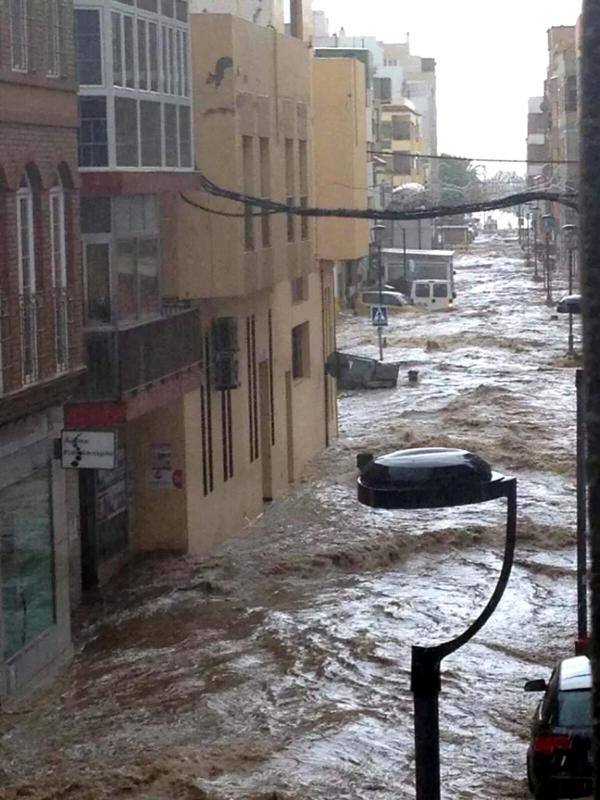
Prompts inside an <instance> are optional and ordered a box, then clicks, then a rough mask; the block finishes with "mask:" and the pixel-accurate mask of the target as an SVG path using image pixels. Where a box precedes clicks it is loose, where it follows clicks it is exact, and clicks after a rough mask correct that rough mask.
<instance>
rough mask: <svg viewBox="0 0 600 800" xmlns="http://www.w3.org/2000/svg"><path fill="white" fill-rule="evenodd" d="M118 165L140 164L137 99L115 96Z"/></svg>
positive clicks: (132, 165) (135, 165) (133, 165)
mask: <svg viewBox="0 0 600 800" xmlns="http://www.w3.org/2000/svg"><path fill="white" fill-rule="evenodd" d="M115 137H116V144H117V166H119V167H137V166H139V153H138V111H137V101H136V100H129V99H127V98H125V97H115Z"/></svg>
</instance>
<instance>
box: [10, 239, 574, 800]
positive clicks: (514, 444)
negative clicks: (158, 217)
mask: <svg viewBox="0 0 600 800" xmlns="http://www.w3.org/2000/svg"><path fill="white" fill-rule="evenodd" d="M531 273H532V268H526V267H525V264H524V261H523V259H522V258H521V256H520V251H519V250H518V248H517V247H516V245H507V244H505V243H503V241H502V240H501V239H499V238H492V239H486V240H480V241H479V242H478V243H477V244H476V245H475V246H474V248H473V249H472V252H471V253H470V254H469V255H467V256H463V257H460V258H458V260H457V291H458V299H457V310H456V311H455V312H454V313H440V314H438V315H436V314H425V313H419V312H416V311H414V310H409V311H407V312H405V313H403V314H401V315H398V316H396V317H394V318H392V320H391V325H390V327H389V329H388V330H387V332H386V336H387V344H388V346H387V349H386V351H385V352H386V359H387V360H397V361H400V362H401V364H402V367H401V371H400V381H399V385H398V388H397V389H395V390H389V391H388V390H385V391H377V392H372V393H370V394H358V393H356V394H354V393H349V394H347V395H344V396H343V397H342V398H341V400H340V438H339V440H338V441H337V442H336V443H335V444H334V445H333V446H332V447H331V449H330V450H328V451H327V452H326V453H323V454H322V455H321V456H320V457H319V458H318V459H317V460H316V461H314V462H313V464H312V465H311V467H310V469H309V470H308V472H307V474H306V477H305V480H304V481H303V482H302V483H300V484H299V485H298V487H297V490H296V491H295V492H294V494H293V495H290V496H289V497H288V498H286V499H285V500H282V501H278V502H276V503H274V504H273V505H272V506H271V507H270V508H269V509H268V510H267V511H266V513H265V514H264V515H263V517H262V518H261V519H259V520H257V521H256V522H254V523H253V524H252V525H251V526H249V528H248V529H247V530H246V531H244V533H243V534H242V535H241V536H240V537H239V538H238V539H237V540H236V541H234V542H231V543H230V544H229V545H227V546H225V547H223V548H222V549H221V550H220V551H219V552H218V553H216V554H215V555H214V556H213V557H211V558H209V559H205V560H195V559H191V558H187V559H184V558H180V559H177V558H167V557H165V558H157V559H150V560H146V561H145V562H143V563H142V564H140V565H138V566H136V567H133V568H131V569H130V571H129V572H128V574H127V575H125V576H123V579H122V580H121V581H120V584H119V585H117V586H116V587H115V589H114V591H111V593H110V595H109V596H108V599H105V600H104V601H103V602H102V603H98V604H97V607H93V608H92V609H91V610H90V608H89V607H88V608H87V609H85V611H84V614H85V615H86V617H85V619H84V622H83V628H82V632H81V635H80V638H79V642H78V651H77V654H76V659H75V661H74V663H73V665H72V666H71V667H70V668H69V669H68V670H67V671H66V672H65V673H64V674H63V676H62V677H61V678H60V679H59V680H58V681H57V682H56V683H55V684H54V685H53V686H52V687H51V688H50V689H48V690H45V691H44V692H41V693H38V694H37V695H34V696H33V697H32V698H30V699H28V700H27V701H26V702H25V703H23V704H22V705H21V706H19V707H17V708H15V709H14V710H13V711H12V712H11V713H9V714H4V715H1V716H0V798H2V800H5V799H6V800H9V799H10V800H16V799H17V798H28V800H62V799H63V798H64V800H67V799H68V800H101V799H102V800H104V798H131V799H132V800H195V799H200V798H205V799H208V798H210V800H227V799H228V798H252V799H254V800H259V799H260V800H275V798H278V799H279V800H325V799H327V800H342V799H343V798H348V799H350V798H352V800H366V798H369V799H372V800H392V798H394V800H397V799H398V798H405V797H406V798H410V797H412V796H413V793H414V790H413V771H414V752H413V741H412V736H413V724H412V697H411V694H410V690H409V669H410V646H411V645H412V644H429V643H431V644H433V643H436V642H439V641H442V640H444V639H447V638H449V637H451V636H454V635H456V634H458V633H460V632H461V631H462V630H464V628H465V627H467V625H468V624H469V622H470V621H471V620H472V619H473V618H474V616H475V615H476V614H477V612H478V610H479V609H481V608H482V607H483V606H484V604H485V602H486V601H487V599H488V597H489V595H490V593H491V591H492V589H493V587H494V585H495V582H496V578H497V574H498V571H499V568H500V564H501V559H502V552H503V545H504V519H505V507H504V505H503V503H502V502H498V503H491V504H486V505H480V506H471V507H466V508H462V509H456V510H442V511H440V510H436V511H427V512H423V511H420V512H409V513H405V512H386V511H374V510H372V509H368V508H365V507H362V506H359V505H358V502H357V500H356V489H355V481H356V468H355V460H356V454H357V453H359V452H361V451H364V450H373V451H377V452H386V451H390V450H394V449H399V448H405V447H415V446H433V445H439V446H452V447H464V448H466V449H469V450H472V451H473V452H475V453H477V454H478V455H480V456H482V457H484V458H486V459H487V460H488V461H490V463H492V464H493V466H494V467H495V468H497V469H499V470H502V471H505V472H506V473H507V474H514V475H516V477H517V478H518V482H519V532H518V544H517V554H516V560H515V567H514V570H513V574H512V577H511V581H510V584H509V587H508V590H507V592H506V595H505V597H504V599H503V600H502V603H501V605H500V607H499V609H498V611H497V613H496V614H495V615H494V616H493V617H492V619H491V621H490V622H489V623H488V625H487V627H486V628H485V629H484V630H483V631H482V632H481V633H480V634H479V635H478V636H477V637H476V639H475V640H474V641H473V642H472V643H471V644H469V645H467V646H466V647H464V648H463V649H462V650H460V651H459V652H458V653H456V654H454V655H453V656H450V657H449V658H448V659H447V660H446V661H445V662H444V667H443V678H442V679H443V692H442V696H441V704H440V716H441V740H442V785H443V787H444V789H443V793H444V797H445V798H448V800H458V799H459V798H460V799H461V800H463V799H464V800H467V799H469V798H479V797H485V798H525V797H528V796H529V795H528V791H527V786H526V779H525V751H526V747H527V736H528V727H529V719H530V716H531V714H532V712H533V708H534V705H535V702H536V698H535V697H533V698H532V696H531V695H525V694H524V692H523V690H522V687H523V684H524V682H525V680H527V679H529V678H535V677H541V676H546V674H547V668H548V667H550V666H551V665H552V663H553V661H554V660H555V659H557V658H558V657H559V656H561V655H563V654H566V653H569V652H571V651H572V646H573V640H574V638H575V631H576V603H575V520H576V510H575V459H574V452H575V393H574V382H575V376H574V371H573V369H572V366H573V365H572V364H569V362H568V361H567V359H566V358H565V352H566V346H567V319H566V318H564V319H563V318H562V317H561V318H560V319H558V320H552V319H551V316H552V314H553V311H552V310H550V309H548V307H547V306H546V305H544V303H543V300H544V292H543V290H542V288H541V286H540V284H536V283H534V282H533V281H532V280H531V277H530V276H531ZM558 292H559V290H558V289H557V290H556V294H557V295H558ZM575 329H576V334H577V337H579V322H578V321H576V328H575ZM338 337H339V349H341V350H344V351H347V352H354V353H361V354H364V355H370V356H374V355H376V353H377V347H376V345H377V338H376V333H375V331H374V329H372V328H371V327H370V325H369V322H368V320H367V319H366V318H359V317H351V316H342V317H341V318H340V321H339V326H338ZM409 369H417V370H419V373H420V382H419V384H418V385H417V386H414V387H413V386H409V385H408V381H407V377H406V375H407V372H408V370H409Z"/></svg>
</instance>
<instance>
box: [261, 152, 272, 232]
mask: <svg viewBox="0 0 600 800" xmlns="http://www.w3.org/2000/svg"><path fill="white" fill-rule="evenodd" d="M269 145H270V142H269V140H268V139H267V138H262V139H261V140H260V145H259V146H260V196H261V197H262V198H264V199H265V200H266V199H268V198H270V196H271V153H270V146H269ZM260 222H261V241H262V246H263V247H271V217H270V216H269V215H268V214H266V213H265V212H264V211H263V213H262V216H261V218H260Z"/></svg>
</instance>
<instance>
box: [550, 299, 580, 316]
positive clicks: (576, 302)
mask: <svg viewBox="0 0 600 800" xmlns="http://www.w3.org/2000/svg"><path fill="white" fill-rule="evenodd" d="M556 310H557V311H558V313H559V314H581V295H580V294H568V295H566V296H565V297H561V298H560V300H559V301H558V303H557V304H556Z"/></svg>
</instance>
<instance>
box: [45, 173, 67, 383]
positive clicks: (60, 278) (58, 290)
mask: <svg viewBox="0 0 600 800" xmlns="http://www.w3.org/2000/svg"><path fill="white" fill-rule="evenodd" d="M48 200H49V204H50V240H51V254H52V288H53V289H54V302H55V314H54V321H55V340H56V341H55V351H54V352H55V353H56V370H57V372H66V371H67V370H68V367H69V324H68V305H67V242H66V233H67V232H66V224H65V192H64V189H63V187H62V186H54V187H53V188H52V189H51V190H50V192H49V194H48ZM57 214H58V235H59V241H58V242H57V241H56V228H57V226H56V224H55V223H56V215H57ZM57 262H58V263H57ZM60 314H64V325H65V327H64V341H63V342H62V350H63V352H64V355H65V360H64V362H61V361H59V359H58V354H59V352H60V350H61V347H59V337H60V335H61V334H60V330H59V324H60V322H61V319H62V318H61V317H60Z"/></svg>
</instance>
